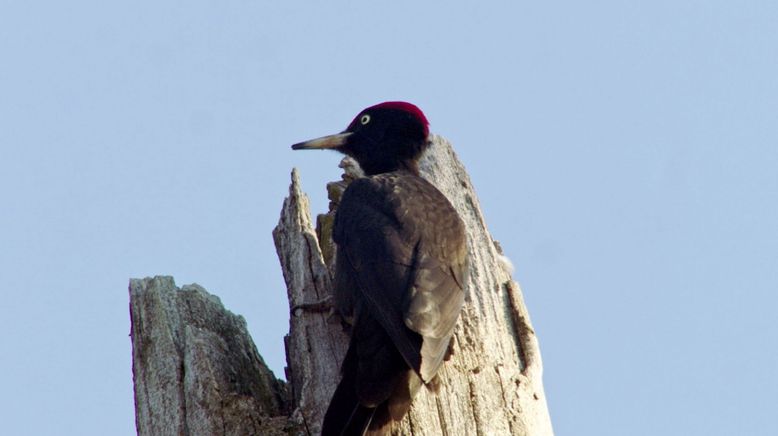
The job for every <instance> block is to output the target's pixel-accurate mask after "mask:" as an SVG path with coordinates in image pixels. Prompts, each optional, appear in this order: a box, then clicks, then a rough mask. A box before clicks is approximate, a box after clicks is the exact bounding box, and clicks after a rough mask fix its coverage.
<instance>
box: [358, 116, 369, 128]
mask: <svg viewBox="0 0 778 436" xmlns="http://www.w3.org/2000/svg"><path fill="white" fill-rule="evenodd" d="M359 122H360V123H362V125H363V126H364V125H365V124H367V123H369V122H370V115H368V114H364V115H362V118H360V119H359Z"/></svg>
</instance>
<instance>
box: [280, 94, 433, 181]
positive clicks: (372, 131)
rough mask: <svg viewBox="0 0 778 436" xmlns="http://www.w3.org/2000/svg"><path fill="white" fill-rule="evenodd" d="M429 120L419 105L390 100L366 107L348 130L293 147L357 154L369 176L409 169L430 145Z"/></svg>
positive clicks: (415, 165) (355, 156)
mask: <svg viewBox="0 0 778 436" xmlns="http://www.w3.org/2000/svg"><path fill="white" fill-rule="evenodd" d="M428 126H429V123H428V122H427V117H425V116H424V113H423V112H422V111H421V110H420V109H419V108H418V107H416V106H414V105H412V104H410V103H406V102H402V101H388V102H385V103H380V104H377V105H375V106H370V107H369V108H367V109H364V110H362V111H361V112H359V114H358V115H357V116H356V117H355V118H354V120H353V121H352V122H351V124H349V125H348V127H347V128H346V130H344V131H343V132H341V133H337V134H335V135H329V136H324V137H321V138H317V139H312V140H310V141H305V142H300V143H298V144H294V145H293V146H292V149H293V150H311V149H330V150H337V151H339V152H341V153H344V154H346V155H349V156H351V157H353V158H354V159H355V160H356V161H357V162H359V166H360V167H362V170H363V171H364V172H365V174H367V175H373V174H380V173H386V172H390V171H395V170H399V169H407V170H409V171H412V172H414V173H418V167H417V160H418V159H419V157H420V156H421V153H422V152H423V151H424V149H425V148H427V144H428V136H429V127H428Z"/></svg>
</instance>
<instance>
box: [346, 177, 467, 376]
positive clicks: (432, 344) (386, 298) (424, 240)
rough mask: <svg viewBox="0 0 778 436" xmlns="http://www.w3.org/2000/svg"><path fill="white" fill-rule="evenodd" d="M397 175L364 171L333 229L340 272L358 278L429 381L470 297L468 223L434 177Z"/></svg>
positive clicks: (372, 310) (370, 305) (376, 312)
mask: <svg viewBox="0 0 778 436" xmlns="http://www.w3.org/2000/svg"><path fill="white" fill-rule="evenodd" d="M400 182H403V181H402V180H401V181H400ZM397 183H398V180H396V179H393V180H387V179H381V178H364V179H358V180H356V181H354V182H353V183H352V184H351V186H349V188H348V189H347V191H346V193H344V195H343V198H342V200H341V204H340V206H339V208H338V214H337V218H336V222H335V231H334V237H335V242H336V243H337V244H338V256H345V258H346V260H347V265H344V266H346V268H343V270H347V271H341V269H339V272H338V274H349V275H350V277H349V279H348V280H345V279H342V280H337V282H340V283H348V282H351V283H354V284H356V285H357V287H358V288H359V292H360V293H361V295H362V296H363V298H364V301H366V303H367V304H366V306H367V310H368V312H369V314H370V315H371V316H372V317H374V318H375V319H376V320H377V321H378V322H379V323H380V325H381V326H382V327H383V329H384V330H385V331H386V334H388V336H389V337H390V338H391V340H392V342H393V343H394V346H395V347H396V348H397V350H398V351H399V352H400V354H401V355H402V357H403V359H404V360H405V361H406V363H407V364H408V366H410V367H411V368H412V369H414V370H415V371H416V372H417V373H418V374H419V375H420V376H421V377H422V379H423V380H424V381H425V382H429V381H430V380H431V379H432V378H433V377H434V375H435V372H436V371H437V369H438V367H439V366H440V364H441V362H442V360H443V358H444V356H445V354H446V350H447V348H448V343H449V340H450V337H451V334H452V332H453V328H454V324H455V323H456V320H457V317H458V315H459V310H460V308H461V306H462V303H463V301H464V290H463V288H464V281H465V280H466V274H467V265H466V262H467V261H466V259H467V255H466V249H465V241H464V230H463V227H462V224H461V220H460V219H459V217H458V216H457V215H456V212H454V210H453V208H452V207H451V205H450V204H449V203H448V201H447V200H446V199H445V197H443V195H442V194H440V192H439V191H437V190H436V189H435V188H434V187H432V185H429V184H428V183H426V182H424V181H423V180H422V179H418V178H414V179H410V183H409V181H408V180H405V181H404V183H405V184H404V185H403V184H402V183H400V185H399V186H398V184H397ZM343 260H344V259H341V260H340V261H343ZM340 261H339V262H340ZM344 263H346V262H344ZM341 291H342V292H339V293H341V294H343V293H347V292H348V291H349V290H341ZM351 292H354V290H351Z"/></svg>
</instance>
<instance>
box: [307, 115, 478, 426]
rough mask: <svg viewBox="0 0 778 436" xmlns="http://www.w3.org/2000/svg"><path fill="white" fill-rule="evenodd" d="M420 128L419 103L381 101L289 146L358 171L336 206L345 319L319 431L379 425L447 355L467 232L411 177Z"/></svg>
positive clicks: (415, 174) (402, 409)
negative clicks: (337, 157) (346, 160)
mask: <svg viewBox="0 0 778 436" xmlns="http://www.w3.org/2000/svg"><path fill="white" fill-rule="evenodd" d="M428 136H429V127H428V122H427V118H426V117H425V116H424V114H423V113H422V112H421V110H419V108H417V107H416V106H414V105H412V104H410V103H405V102H386V103H381V104H378V105H375V106H371V107H369V108H367V109H365V110H363V111H362V112H360V113H359V114H358V115H357V116H356V118H354V120H353V121H352V122H351V124H349V126H348V128H347V129H346V130H345V131H343V132H341V133H338V134H335V135H330V136H325V137H322V138H318V139H314V140H311V141H307V142H301V143H299V144H295V145H293V146H292V149H294V150H307V149H332V150H337V151H339V152H341V153H344V154H347V155H349V156H351V157H353V158H354V159H355V160H356V161H357V162H359V165H360V167H362V170H363V171H364V172H365V175H366V177H363V178H359V179H357V180H354V181H353V182H352V183H351V184H350V185H349V186H348V188H347V189H346V191H345V192H344V193H343V197H342V199H341V203H340V206H339V207H338V210H337V213H336V215H335V226H334V230H333V240H334V241H335V243H336V244H337V255H336V264H335V308H336V310H337V311H338V312H339V313H340V315H341V316H342V317H343V319H345V320H348V321H349V322H350V323H351V324H352V328H351V341H350V344H349V348H348V352H347V353H346V357H345V359H344V360H343V364H342V366H341V375H342V377H341V381H340V383H339V384H338V387H337V389H336V390H335V394H334V395H333V396H332V400H331V401H330V405H329V408H328V409H327V413H326V416H325V417H324V423H323V426H322V435H324V436H330V435H344V436H345V435H348V436H350V435H364V434H369V435H383V434H387V433H388V432H389V430H390V428H391V424H392V422H393V421H399V420H401V419H402V418H403V416H405V414H406V413H407V412H408V409H409V408H410V405H411V401H412V400H413V397H414V395H415V394H416V392H418V390H419V388H420V387H421V385H422V384H429V383H430V382H431V381H432V380H433V378H434V377H435V375H436V373H437V371H438V369H439V368H440V366H441V365H442V364H443V361H444V359H445V358H446V356H447V354H448V349H449V343H450V342H451V337H452V334H453V331H454V325H455V324H456V322H457V318H458V317H459V312H460V311H461V308H462V304H463V303H464V299H465V283H466V282H467V275H468V257H467V239H466V235H465V228H464V224H463V223H462V220H461V219H460V217H459V215H457V212H456V211H455V210H454V208H453V206H452V205H451V203H450V202H449V201H448V200H447V199H446V197H444V196H443V194H441V192H440V191H438V190H437V188H435V187H434V186H433V185H432V184H431V183H429V182H428V181H426V180H424V179H423V178H421V177H420V176H419V168H418V159H419V157H420V156H421V154H422V152H423V151H424V150H425V149H426V148H427V146H428V145H429V140H428Z"/></svg>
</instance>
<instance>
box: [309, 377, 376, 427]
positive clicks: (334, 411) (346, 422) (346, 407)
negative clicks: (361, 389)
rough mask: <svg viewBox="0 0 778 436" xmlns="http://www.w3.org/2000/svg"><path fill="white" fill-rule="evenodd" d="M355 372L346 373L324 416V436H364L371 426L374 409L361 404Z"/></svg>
mask: <svg viewBox="0 0 778 436" xmlns="http://www.w3.org/2000/svg"><path fill="white" fill-rule="evenodd" d="M355 382H356V380H355V377H354V372H353V371H346V372H344V374H343V378H342V379H341V380H340V383H339V384H338V387H337V389H335V393H334V394H333V395H332V400H330V407H329V408H328V409H327V413H326V414H325V415H324V423H323V424H322V427H321V434H322V436H362V435H364V434H365V432H366V431H367V428H368V426H370V421H371V420H372V419H373V413H375V408H374V407H365V406H363V405H362V404H360V403H359V399H358V398H357V390H356V386H355Z"/></svg>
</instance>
